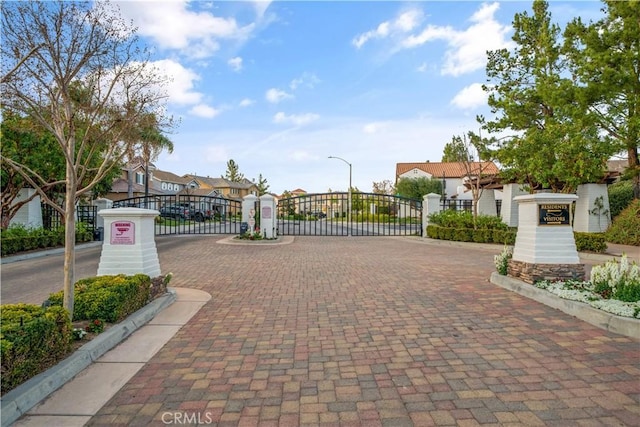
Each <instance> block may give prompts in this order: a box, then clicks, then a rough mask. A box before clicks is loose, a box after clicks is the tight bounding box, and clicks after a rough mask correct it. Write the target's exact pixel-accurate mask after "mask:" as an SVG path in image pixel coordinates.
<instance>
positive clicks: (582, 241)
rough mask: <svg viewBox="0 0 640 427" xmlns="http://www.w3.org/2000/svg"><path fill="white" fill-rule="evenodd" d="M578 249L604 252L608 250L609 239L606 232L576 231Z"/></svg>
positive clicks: (574, 234)
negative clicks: (607, 239)
mask: <svg viewBox="0 0 640 427" xmlns="http://www.w3.org/2000/svg"><path fill="white" fill-rule="evenodd" d="M573 236H574V237H575V240H576V249H577V250H578V251H579V252H598V253H601V252H604V251H606V250H607V241H606V237H605V234H604V233H580V232H574V233H573Z"/></svg>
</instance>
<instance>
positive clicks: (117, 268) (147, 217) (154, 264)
mask: <svg viewBox="0 0 640 427" xmlns="http://www.w3.org/2000/svg"><path fill="white" fill-rule="evenodd" d="M158 215H159V212H158V211H156V210H152V209H140V208H115V209H103V210H101V211H100V212H98V216H101V217H102V218H103V219H104V242H103V243H102V255H101V256H100V264H99V265H98V276H106V275H115V274H127V275H132V274H139V273H142V274H146V275H148V276H150V277H152V278H153V277H157V276H159V275H160V261H159V260H158V250H157V248H156V241H155V233H154V231H155V230H154V229H155V218H156V217H157V216H158Z"/></svg>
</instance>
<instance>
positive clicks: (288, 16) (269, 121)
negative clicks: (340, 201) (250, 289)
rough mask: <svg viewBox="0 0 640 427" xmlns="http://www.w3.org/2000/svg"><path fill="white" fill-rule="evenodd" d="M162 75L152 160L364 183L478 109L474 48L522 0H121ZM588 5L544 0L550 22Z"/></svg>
mask: <svg viewBox="0 0 640 427" xmlns="http://www.w3.org/2000/svg"><path fill="white" fill-rule="evenodd" d="M118 5H119V6H120V8H121V13H122V15H123V16H124V17H125V18H127V19H131V20H132V22H133V23H134V25H135V26H137V27H138V34H139V35H140V36H141V37H142V39H143V41H144V42H145V43H146V44H147V45H148V46H149V47H150V48H151V49H152V51H153V61H154V62H155V63H156V65H157V67H158V68H159V69H161V70H163V72H166V73H167V75H168V76H170V78H171V79H172V81H171V83H170V84H169V85H168V86H167V87H166V88H165V89H166V91H167V94H168V95H169V98H168V107H169V111H170V113H171V114H172V115H174V117H176V118H179V119H180V124H179V126H178V127H176V128H175V129H174V130H173V132H172V133H171V134H170V135H168V136H169V137H170V139H171V140H172V141H173V142H174V144H175V150H174V152H173V153H172V154H168V153H163V154H161V155H160V157H159V158H158V160H157V161H156V162H155V163H156V165H157V167H158V168H160V169H162V170H166V171H170V172H173V173H176V174H178V175H183V174H187V173H196V174H198V175H204V176H212V177H218V176H221V175H224V173H225V171H226V164H227V161H228V160H229V159H233V160H234V161H235V162H236V163H237V164H238V165H239V167H240V172H242V173H243V174H244V175H245V176H246V177H247V178H250V179H252V178H255V179H256V180H257V178H258V176H259V175H260V174H262V176H263V177H264V178H266V179H267V182H268V184H269V185H270V191H271V192H274V193H276V194H281V193H282V192H283V191H284V190H294V189H297V188H302V189H304V190H306V191H307V192H326V191H328V190H329V189H331V190H333V191H346V190H347V187H348V182H349V181H348V180H349V168H348V166H347V165H346V164H345V163H343V162H341V161H339V160H336V159H328V156H337V157H341V158H343V159H345V160H346V161H348V162H350V163H351V164H352V170H353V185H354V186H355V187H358V188H359V189H360V190H361V191H365V192H370V191H371V190H372V182H374V181H382V180H391V181H393V180H394V179H395V166H396V163H399V162H424V161H427V160H430V161H440V160H441V157H442V150H443V147H444V145H445V144H446V143H447V142H449V141H450V140H451V137H452V136H453V135H460V134H462V133H464V132H466V131H468V130H477V128H478V126H477V124H476V122H475V117H476V115H477V114H484V115H489V111H488V108H487V107H486V95H485V94H484V93H483V92H482V90H481V88H480V85H481V84H482V83H484V82H485V81H486V77H485V65H486V54H485V52H486V51H487V50H495V49H499V48H509V47H510V46H511V36H512V34H513V30H512V27H511V22H512V20H513V16H514V14H515V13H519V12H522V11H525V10H526V11H529V12H530V10H531V5H532V2H531V1H527V2H520V1H509V2H479V1H437V2H426V1H425V2H400V1H388V2H384V1H373V2H365V1H317V2H312V1H273V2H269V1H258V2H239V1H223V2H217V1H214V2H210V1H191V2H189V1H178V0H176V1H121V2H118ZM601 7H602V4H601V3H600V2H586V1H585V2H578V1H570V2H561V1H551V2H550V11H551V13H552V16H553V19H554V21H557V22H558V23H560V24H561V25H562V26H564V23H566V22H567V21H569V20H571V19H572V18H574V17H576V16H581V17H583V19H584V20H586V21H589V20H596V19H599V18H600V16H601V14H600V8H601Z"/></svg>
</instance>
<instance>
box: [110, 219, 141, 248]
mask: <svg viewBox="0 0 640 427" xmlns="http://www.w3.org/2000/svg"><path fill="white" fill-rule="evenodd" d="M135 243H136V234H135V224H134V223H133V222H131V221H113V222H112V223H111V244H112V245H133V244H135Z"/></svg>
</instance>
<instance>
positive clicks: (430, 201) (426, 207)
mask: <svg viewBox="0 0 640 427" xmlns="http://www.w3.org/2000/svg"><path fill="white" fill-rule="evenodd" d="M441 198H442V196H441V195H440V194H436V193H429V194H425V195H424V196H422V237H428V236H427V226H428V225H429V215H431V214H433V213H437V212H440V211H441V210H442V207H441V205H440V199H441Z"/></svg>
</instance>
